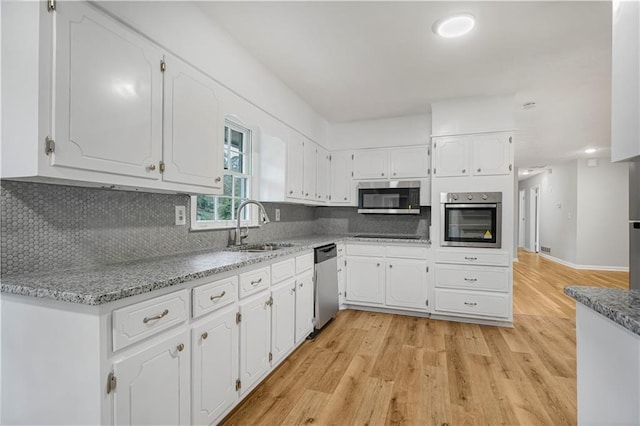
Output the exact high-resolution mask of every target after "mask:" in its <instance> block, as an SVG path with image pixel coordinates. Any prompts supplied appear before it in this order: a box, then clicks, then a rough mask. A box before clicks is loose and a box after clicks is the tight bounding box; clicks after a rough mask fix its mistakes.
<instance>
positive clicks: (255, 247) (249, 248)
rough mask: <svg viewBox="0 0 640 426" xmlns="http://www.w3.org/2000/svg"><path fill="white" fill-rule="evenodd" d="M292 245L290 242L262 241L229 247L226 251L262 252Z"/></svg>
mask: <svg viewBox="0 0 640 426" xmlns="http://www.w3.org/2000/svg"><path fill="white" fill-rule="evenodd" d="M287 247H293V244H290V243H262V244H250V245H246V246H238V247H229V248H228V249H227V251H241V252H248V253H262V252H269V251H274V250H280V249H282V248H287Z"/></svg>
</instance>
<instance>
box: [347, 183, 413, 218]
mask: <svg viewBox="0 0 640 426" xmlns="http://www.w3.org/2000/svg"><path fill="white" fill-rule="evenodd" d="M358 213H378V214H420V181H417V180H415V181H414V180H411V181H398V180H391V181H377V182H360V183H358Z"/></svg>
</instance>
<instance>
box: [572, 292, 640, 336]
mask: <svg viewBox="0 0 640 426" xmlns="http://www.w3.org/2000/svg"><path fill="white" fill-rule="evenodd" d="M564 293H565V294H566V295H568V296H571V297H573V298H574V299H576V301H578V302H580V303H582V304H583V305H585V306H587V307H589V308H591V309H593V310H594V311H596V312H598V313H599V314H601V315H604V316H605V317H607V318H609V319H610V320H612V321H614V322H616V323H618V324H620V325H621V326H623V327H624V328H626V329H627V330H629V331H631V332H632V333H634V334H637V335H639V336H640V290H621V289H614V288H600V287H586V286H571V287H565V289H564Z"/></svg>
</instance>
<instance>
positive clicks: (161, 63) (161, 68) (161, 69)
mask: <svg viewBox="0 0 640 426" xmlns="http://www.w3.org/2000/svg"><path fill="white" fill-rule="evenodd" d="M166 70H167V64H166V63H165V61H164V60H161V61H160V72H165V71H166Z"/></svg>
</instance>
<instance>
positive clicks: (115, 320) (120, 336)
mask: <svg viewBox="0 0 640 426" xmlns="http://www.w3.org/2000/svg"><path fill="white" fill-rule="evenodd" d="M188 312H189V291H188V290H186V289H185V290H181V291H177V292H175V293H171V294H167V295H165V296H161V297H156V298H155V299H151V300H147V301H145V302H140V303H136V304H135V305H131V306H127V307H124V308H120V309H116V310H114V311H113V314H112V326H113V350H114V351H117V350H118V349H121V348H124V347H127V346H129V345H131V344H132V343H135V342H137V341H139V340H142V339H145V338H147V337H149V336H152V335H154V334H156V333H159V332H160V331H162V330H166V329H168V328H170V327H172V326H174V325H176V324H180V323H181V322H183V321H185V320H186V319H187V315H188Z"/></svg>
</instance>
